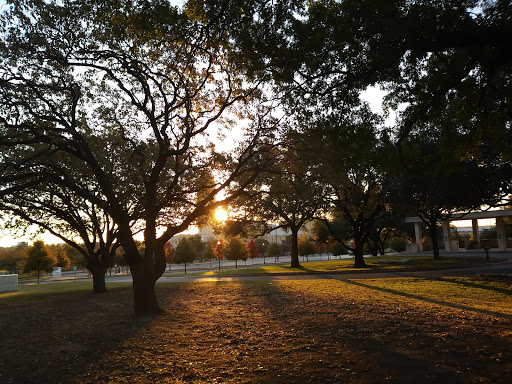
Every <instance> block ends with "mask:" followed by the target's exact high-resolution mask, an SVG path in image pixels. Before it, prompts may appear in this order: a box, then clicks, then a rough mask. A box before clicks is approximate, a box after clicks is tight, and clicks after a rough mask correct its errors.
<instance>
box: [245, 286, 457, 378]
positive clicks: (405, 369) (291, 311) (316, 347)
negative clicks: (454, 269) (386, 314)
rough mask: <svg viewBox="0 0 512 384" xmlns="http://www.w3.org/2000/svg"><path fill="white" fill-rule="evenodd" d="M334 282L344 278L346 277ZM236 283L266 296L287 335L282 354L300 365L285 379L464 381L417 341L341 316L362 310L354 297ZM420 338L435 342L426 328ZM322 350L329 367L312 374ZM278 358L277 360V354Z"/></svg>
mask: <svg viewBox="0 0 512 384" xmlns="http://www.w3.org/2000/svg"><path fill="white" fill-rule="evenodd" d="M324 278H325V279H329V277H324ZM338 282H339V283H340V284H343V283H345V282H346V281H345V280H343V282H342V281H338ZM240 284H241V285H242V287H243V289H245V290H247V292H251V294H252V295H253V296H256V297H258V298H260V299H261V300H262V301H263V302H264V308H265V309H266V310H267V311H269V313H270V318H269V322H274V323H277V324H278V326H279V327H280V328H281V329H282V330H283V331H281V335H279V336H278V337H285V340H287V342H288V343H289V345H288V349H289V350H290V351H291V352H289V353H287V354H286V356H285V358H286V359H288V360H289V361H294V362H296V364H299V365H300V369H299V370H297V371H294V372H288V375H289V380H290V381H289V382H292V383H299V382H311V380H317V382H331V381H334V382H345V381H348V382H352V380H353V378H354V377H357V378H358V379H359V380H360V382H368V383H377V382H384V381H388V380H391V382H394V383H410V382H416V383H432V382H438V383H448V382H449V383H450V384H457V383H464V382H465V381H464V379H462V378H458V377H456V376H455V375H454V371H452V370H451V369H450V368H448V367H438V366H435V365H434V364H433V362H430V363H429V362H428V361H426V360H425V359H424V354H423V351H422V349H421V347H418V346H417V347H413V348H406V347H405V348H404V347H403V346H402V345H401V341H400V340H398V338H397V341H396V342H390V341H389V339H388V340H383V339H381V338H380V337H379V336H378V335H376V334H373V333H372V332H373V331H379V330H376V329H373V328H372V327H371V326H368V325H365V324H364V321H359V320H358V319H357V316H356V319H351V320H346V319H345V318H344V317H343V316H341V317H340V315H343V314H344V312H346V311H352V310H354V311H361V309H351V308H352V306H353V303H349V307H346V306H344V305H341V306H340V304H334V305H332V304H331V303H330V302H329V301H328V300H325V299H318V298H314V297H313V296H308V292H307V291H302V292H301V293H300V294H299V296H300V295H304V298H299V303H297V300H298V297H296V296H294V295H292V294H290V293H288V292H286V291H284V290H281V289H279V287H278V286H277V284H271V285H270V284H269V283H261V284H266V285H257V286H256V285H255V284H254V282H244V281H241V282H240ZM317 304H321V305H320V308H324V309H323V310H321V312H320V313H315V308H314V307H315V306H316V305H317ZM288 306H292V307H291V308H289V307H288ZM310 306H311V307H310ZM319 316H321V317H319ZM358 316H360V318H361V319H364V318H365V317H369V318H371V317H372V314H371V313H367V312H359V313H358ZM377 321H381V323H379V324H378V325H377V328H380V331H384V332H386V331H387V324H388V323H387V320H382V319H381V320H377ZM394 325H396V324H394ZM398 326H399V327H403V329H404V332H406V330H407V329H408V328H409V325H408V324H407V323H406V322H405V323H401V324H400V325H398ZM287 333H290V334H291V335H289V336H288V338H286V336H283V334H284V335H286V334H287ZM421 339H422V340H431V343H434V342H435V341H434V337H433V336H431V335H427V334H422V336H421ZM320 355H322V356H321V360H318V361H319V362H320V363H323V364H330V366H331V373H330V374H328V373H326V372H325V371H324V372H323V376H315V375H322V373H318V374H317V373H316V372H315V370H314V368H311V367H312V366H314V365H315V364H319V363H317V360H315V359H318V357H320ZM276 358H277V360H279V358H278V357H277V356H276ZM280 373H282V372H280ZM326 374H327V376H325V375H326ZM354 375H355V376H354ZM434 378H439V380H437V379H436V380H434ZM447 379H449V380H448V381H447ZM262 382H266V381H264V380H263V381H262Z"/></svg>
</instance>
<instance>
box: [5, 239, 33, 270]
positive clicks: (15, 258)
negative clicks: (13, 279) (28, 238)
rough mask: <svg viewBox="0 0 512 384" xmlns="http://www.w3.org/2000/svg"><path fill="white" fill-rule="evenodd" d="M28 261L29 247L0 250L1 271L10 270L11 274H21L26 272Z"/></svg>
mask: <svg viewBox="0 0 512 384" xmlns="http://www.w3.org/2000/svg"><path fill="white" fill-rule="evenodd" d="M26 260H27V246H25V245H18V246H14V247H10V248H1V249H0V263H1V266H0V268H1V269H8V270H9V272H10V273H19V272H22V271H23V270H24V267H25V263H26Z"/></svg>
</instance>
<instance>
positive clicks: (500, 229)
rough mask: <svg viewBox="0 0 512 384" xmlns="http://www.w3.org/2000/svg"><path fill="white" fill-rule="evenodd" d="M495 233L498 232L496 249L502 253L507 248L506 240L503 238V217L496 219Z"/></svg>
mask: <svg viewBox="0 0 512 384" xmlns="http://www.w3.org/2000/svg"><path fill="white" fill-rule="evenodd" d="M496 232H498V249H499V250H500V251H504V250H505V248H507V238H506V237H505V222H504V221H503V217H497V218H496Z"/></svg>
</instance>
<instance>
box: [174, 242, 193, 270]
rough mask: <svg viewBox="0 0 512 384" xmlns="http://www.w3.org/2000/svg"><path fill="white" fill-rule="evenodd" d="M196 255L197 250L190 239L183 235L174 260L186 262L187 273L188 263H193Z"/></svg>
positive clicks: (177, 262) (178, 262)
mask: <svg viewBox="0 0 512 384" xmlns="http://www.w3.org/2000/svg"><path fill="white" fill-rule="evenodd" d="M196 256H197V254H196V251H195V250H194V248H193V247H192V245H191V244H190V242H189V240H188V239H187V238H186V237H182V238H181V240H180V242H179V243H178V245H177V246H176V252H175V254H174V262H175V263H176V264H185V273H187V263H192V262H193V261H194V260H195V258H196Z"/></svg>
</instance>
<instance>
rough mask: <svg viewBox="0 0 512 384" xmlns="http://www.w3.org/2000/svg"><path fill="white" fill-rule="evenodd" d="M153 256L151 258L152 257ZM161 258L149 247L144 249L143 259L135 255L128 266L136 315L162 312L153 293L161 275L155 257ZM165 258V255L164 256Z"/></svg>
mask: <svg viewBox="0 0 512 384" xmlns="http://www.w3.org/2000/svg"><path fill="white" fill-rule="evenodd" d="M152 256H153V257H152ZM159 256H161V255H160V254H159V253H158V252H154V251H153V250H152V249H151V248H150V247H147V248H146V252H145V254H144V257H141V256H140V255H135V257H133V258H131V259H132V260H134V261H133V262H132V263H131V264H130V270H131V272H132V279H133V301H134V309H135V314H136V315H151V314H156V313H161V312H163V311H162V309H161V308H160V305H159V304H158V300H157V299H156V293H155V283H156V281H157V280H158V278H159V277H160V276H161V275H162V274H158V273H159V272H160V268H159V261H158V260H155V257H159ZM164 257H165V255H164Z"/></svg>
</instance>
